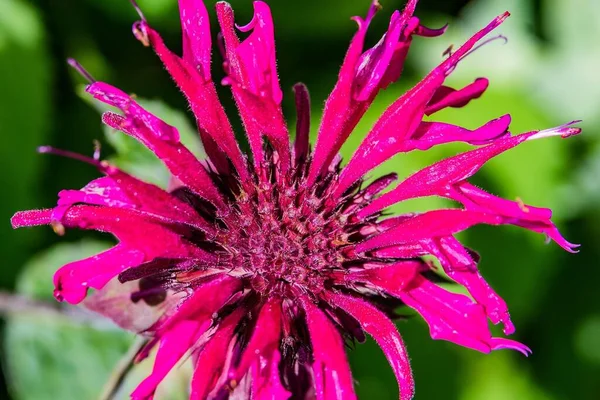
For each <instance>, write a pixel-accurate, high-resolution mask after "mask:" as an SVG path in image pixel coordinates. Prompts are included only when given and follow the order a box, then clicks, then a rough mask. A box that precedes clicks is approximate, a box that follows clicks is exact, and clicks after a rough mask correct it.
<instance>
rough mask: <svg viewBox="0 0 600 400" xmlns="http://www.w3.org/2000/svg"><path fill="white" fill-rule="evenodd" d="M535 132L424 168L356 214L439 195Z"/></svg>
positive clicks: (497, 142)
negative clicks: (413, 199)
mask: <svg viewBox="0 0 600 400" xmlns="http://www.w3.org/2000/svg"><path fill="white" fill-rule="evenodd" d="M534 133H535V132H529V133H524V134H521V135H517V136H510V137H507V138H504V139H500V140H497V141H495V142H493V143H492V144H489V145H487V146H485V147H481V148H478V149H474V150H471V151H467V152H464V153H461V154H458V155H456V156H454V157H449V158H446V159H445V160H442V161H438V162H437V163H435V164H433V165H431V166H429V167H427V168H424V169H422V170H420V171H418V172H416V173H415V174H413V175H411V176H410V177H408V178H407V179H405V180H404V181H402V182H401V183H400V184H398V186H396V187H395V188H394V189H393V190H390V191H389V192H387V193H386V194H384V195H383V196H381V197H379V198H378V199H375V200H374V201H373V202H372V203H371V204H369V205H368V206H367V207H365V208H364V209H362V210H361V211H360V212H359V217H362V218H364V217H366V216H368V215H371V214H372V213H374V212H377V211H380V210H382V209H384V208H386V207H388V206H390V205H392V204H395V203H398V202H400V201H403V200H408V199H412V198H417V197H424V196H433V195H443V194H444V193H445V192H446V191H447V190H448V188H449V185H452V184H455V183H457V182H460V181H464V180H466V179H467V178H470V177H471V176H473V175H474V174H475V173H476V172H477V171H479V169H480V168H481V167H482V166H483V165H484V164H485V163H486V162H488V161H489V160H490V159H492V158H493V157H495V156H497V155H498V154H501V153H503V152H505V151H507V150H510V149H512V148H513V147H515V146H517V145H519V144H520V143H523V142H524V141H525V140H527V138H528V137H529V136H531V135H533V134H534Z"/></svg>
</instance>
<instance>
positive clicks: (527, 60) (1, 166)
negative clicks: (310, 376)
mask: <svg viewBox="0 0 600 400" xmlns="http://www.w3.org/2000/svg"><path fill="white" fill-rule="evenodd" d="M380 2H381V4H382V5H383V11H382V12H381V13H380V15H378V17H377V18H376V21H375V23H374V24H373V25H372V29H371V30H370V32H369V43H371V44H373V43H375V42H376V41H377V40H378V39H379V37H380V35H381V34H382V33H383V32H384V30H385V28H386V26H387V23H388V18H389V15H390V14H391V12H392V10H394V9H396V8H401V7H402V5H403V4H402V3H403V2H402V1H399V0H380ZM139 3H140V6H141V7H142V9H143V10H144V11H145V13H146V16H147V18H148V20H149V22H150V23H151V24H152V25H153V26H154V27H156V28H157V29H158V30H160V32H161V33H162V34H163V35H164V38H165V40H166V41H167V43H168V44H169V45H171V47H172V48H174V49H176V50H179V49H180V40H179V35H180V31H179V20H178V14H177V7H176V0H139ZM207 3H212V1H207ZM232 3H233V5H234V8H235V10H236V15H237V18H238V21H239V22H245V21H248V20H249V19H250V18H251V15H252V6H251V2H250V1H249V0H233V1H232ZM270 4H271V7H272V13H273V16H274V19H275V29H276V40H277V45H278V47H277V51H278V53H277V57H278V68H279V73H280V76H281V85H282V88H283V90H284V93H285V94H286V99H285V100H284V111H285V114H286V115H287V116H288V117H289V120H290V121H291V122H293V120H294V118H295V117H294V115H295V113H294V110H293V97H292V92H291V86H292V85H293V84H294V83H295V82H298V81H302V82H304V83H306V84H307V85H308V87H309V89H310V91H311V95H312V107H313V123H314V124H315V126H313V132H316V121H317V120H318V118H319V116H320V113H321V107H322V105H323V102H324V100H325V98H326V96H327V94H328V93H329V91H330V90H331V88H332V86H333V84H334V82H335V79H336V76H337V71H338V68H339V66H340V64H341V61H342V58H343V56H344V53H345V51H346V47H347V44H348V42H349V39H350V38H351V36H352V34H353V33H354V31H355V26H356V25H355V24H354V23H353V22H352V21H350V19H349V17H350V16H352V15H364V13H365V12H366V9H367V8H368V6H369V0H327V1H323V0H302V1H296V0H286V1H283V0H273V1H271V2H270ZM207 5H208V6H209V9H210V10H211V12H212V6H211V5H210V4H207ZM505 10H509V11H510V12H511V13H512V16H511V18H509V19H508V20H507V21H506V22H505V23H504V24H503V25H502V26H501V27H500V28H499V29H498V33H502V34H503V35H504V36H506V37H507V38H508V43H507V44H503V42H502V41H501V40H497V41H493V42H491V43H489V44H487V45H486V46H484V47H483V48H481V49H479V50H477V51H476V52H475V53H474V54H471V55H470V56H469V57H468V58H467V59H465V60H464V61H463V62H461V64H460V65H459V66H458V68H457V69H456V70H455V71H454V72H453V73H452V75H451V77H450V78H449V79H448V81H447V83H448V84H449V85H450V86H454V87H460V86H461V85H464V84H466V83H469V82H471V81H472V80H473V79H474V78H476V77H480V76H484V77H488V78H489V79H490V81H491V85H490V88H489V90H488V91H487V92H486V93H485V95H484V96H483V97H482V98H480V99H478V100H475V101H473V102H471V103H470V104H469V105H468V107H466V108H463V109H452V110H448V111H444V112H440V113H438V114H436V115H435V119H436V120H442V121H447V122H452V123H459V124H461V125H463V126H466V127H468V128H475V127H477V126H480V125H482V124H483V123H485V122H486V121H488V120H490V119H493V118H496V117H498V116H500V115H502V114H505V113H510V114H511V115H512V117H513V122H512V125H511V131H513V132H514V133H518V132H523V131H528V130H534V129H545V128H549V127H552V126H556V125H560V124H562V123H565V122H568V121H571V120H574V119H582V120H583V122H581V123H580V124H579V126H580V127H582V128H583V134H582V135H580V136H578V137H574V138H570V139H568V140H562V139H560V138H549V139H544V140H539V141H534V142H528V143H525V144H523V145H521V146H520V147H519V148H516V149H514V150H511V151H510V152H508V153H506V154H503V155H501V156H499V157H498V158H497V159H495V160H493V161H491V162H489V163H488V164H487V165H486V166H485V167H484V168H483V169H482V170H481V171H480V172H479V173H478V174H477V175H476V177H475V179H474V182H475V183H476V184H478V185H480V186H482V187H484V188H486V189H487V190H488V191H491V192H492V193H495V194H499V195H502V196H504V197H506V198H509V199H516V198H519V199H522V200H523V201H524V202H525V203H530V204H535V205H538V206H544V207H551V208H553V209H554V210H555V214H554V221H555V222H556V224H557V225H558V226H559V227H560V229H561V231H562V232H563V234H564V235H565V236H566V238H567V239H568V240H570V241H572V242H576V243H581V245H582V246H581V252H580V253H578V254H567V253H565V252H564V251H562V250H561V249H560V248H559V247H558V246H557V245H555V244H553V243H550V244H546V243H545V242H544V238H543V237H542V236H541V235H536V234H533V233H531V232H528V231H524V230H520V229H518V228H513V227H485V226H481V227H476V228H473V229H471V230H470V231H468V232H466V233H464V234H462V235H461V239H463V240H464V241H465V242H466V243H467V244H468V245H469V246H470V247H473V248H475V249H476V250H477V251H478V252H479V253H480V254H481V256H482V259H481V264H480V268H481V270H482V272H483V274H484V276H485V277H486V278H487V279H488V281H489V282H490V283H491V284H492V286H493V287H494V288H495V289H496V290H497V291H498V293H499V294H500V295H501V296H503V297H504V299H505V300H506V301H507V303H508V304H509V307H510V310H511V315H512V317H513V320H514V322H515V324H516V326H517V332H516V334H515V335H514V338H515V339H516V340H519V341H521V342H524V343H526V344H527V345H528V346H530V347H531V349H532V350H533V355H531V356H530V357H529V358H525V357H523V356H522V355H520V354H519V353H516V352H510V351H507V350H504V351H497V352H495V353H493V354H489V355H484V354H479V353H476V352H474V351H472V350H468V349H464V348H460V347H458V346H456V345H453V344H450V343H446V342H437V341H433V340H431V339H430V337H429V332H428V329H427V326H426V324H425V323H424V322H423V321H422V320H421V319H420V318H418V317H416V316H413V314H411V313H408V312H406V313H407V314H408V315H409V318H406V319H405V320H402V321H400V322H399V323H398V327H399V330H400V332H401V333H402V335H403V337H404V339H405V341H406V344H407V347H408V351H409V354H410V357H411V359H412V365H413V368H414V375H415V380H416V393H417V394H416V399H444V400H451V399H460V400H481V399H484V400H505V399H511V400H512V399H523V400H542V399H544V400H579V399H581V400H587V399H589V400H594V399H600V300H599V297H600V294H599V293H600V289H599V288H600V262H599V260H600V246H599V243H598V238H599V237H600V228H599V227H600V207H598V204H599V201H600V137H599V135H600V128H599V126H600V125H599V123H600V73H599V72H598V71H600V44H599V42H598V38H600V24H599V23H598V21H600V2H599V1H597V0H572V1H564V0H474V1H471V2H465V1H461V0H421V2H420V4H419V6H418V9H417V15H418V16H419V17H421V19H422V21H424V23H425V24H426V25H428V26H431V27H439V26H441V25H443V24H445V23H446V22H448V23H449V24H450V25H449V29H448V32H447V34H445V35H443V36H442V37H440V38H434V39H423V38H416V39H415V40H414V44H413V47H412V49H411V52H410V54H409V58H408V64H407V66H406V68H405V73H404V75H403V78H402V79H401V81H400V82H398V83H397V84H395V85H392V86H391V87H390V88H388V89H387V90H386V91H384V92H383V93H382V94H381V95H380V96H379V98H378V100H377V101H376V103H375V104H374V105H373V107H372V109H371V110H370V112H369V113H368V114H367V116H366V117H365V119H364V121H363V122H361V124H360V125H359V126H358V128H357V129H356V131H355V132H354V134H353V136H352V137H351V139H350V140H349V141H348V143H347V145H346V146H344V148H343V155H344V157H345V159H347V158H348V157H349V156H350V155H351V154H352V151H353V149H354V148H355V147H356V146H357V144H358V143H359V142H360V140H361V138H363V137H364V136H365V135H366V133H367V132H368V130H369V127H370V126H371V125H372V124H373V122H374V121H375V119H376V118H377V116H378V115H379V114H380V113H381V112H382V111H383V110H384V109H385V107H386V106H387V105H389V104H390V103H391V102H392V101H393V100H394V99H396V98H397V97H398V96H400V95H401V94H402V93H403V91H404V90H406V89H407V88H408V87H410V85H412V84H414V83H415V82H416V81H417V80H418V79H419V78H420V77H422V76H423V75H424V74H425V73H427V72H428V71H429V70H430V69H431V68H433V67H434V66H435V65H436V64H437V63H438V62H440V61H441V60H442V59H443V55H442V53H443V52H444V50H445V49H446V48H448V46H449V45H454V46H455V47H456V46H458V45H460V44H461V43H462V42H463V41H464V40H465V39H466V38H467V37H468V36H469V35H470V34H472V33H473V32H474V31H475V30H477V29H479V28H480V27H482V26H484V25H485V24H487V22H489V21H490V20H491V19H492V18H493V17H494V16H496V15H498V14H500V13H502V12H503V11H505ZM212 17H213V18H214V15H212ZM136 18H137V16H136V14H135V12H134V10H133V9H132V7H131V6H130V4H129V2H128V1H127V0H60V1H56V0H0V134H1V146H0V171H1V172H0V187H1V188H2V195H1V196H0V220H1V221H3V223H2V224H0V232H1V234H2V240H1V241H0V246H1V256H0V257H1V260H2V269H1V273H0V284H1V285H2V289H3V290H4V291H5V292H4V294H2V296H0V308H1V309H2V310H3V312H4V316H5V318H4V319H3V321H4V322H3V330H2V340H3V347H2V353H1V356H2V368H3V369H2V371H3V377H4V380H3V383H0V398H8V399H18V400H25V399H31V400H34V399H74V400H75V399H76V400H87V399H96V398H99V395H100V392H101V390H102V387H103V386H104V384H105V382H106V381H107V380H108V378H109V375H110V374H111V371H113V369H114V366H115V365H116V364H117V362H118V360H119V359H120V358H121V357H122V356H123V354H124V353H125V352H126V351H127V349H128V347H129V345H130V344H131V343H132V341H133V337H132V335H130V334H126V333H122V332H119V331H118V330H117V329H116V328H115V327H114V326H113V325H111V324H110V323H109V322H107V321H104V320H101V319H98V318H94V317H93V316H91V315H90V314H88V313H86V312H84V311H82V310H81V309H79V308H76V307H72V308H66V306H61V307H62V308H56V307H57V306H56V305H55V304H54V303H53V299H52V272H53V270H55V269H56V268H57V267H58V266H60V265H62V264H63V263H65V262H67V261H69V260H73V259H77V258H82V257H84V256H87V255H91V254H94V253H96V252H98V251H99V250H100V249H102V248H104V247H105V246H106V245H107V243H108V244H110V241H111V238H110V237H106V236H97V235H94V234H91V233H89V232H86V233H81V232H76V231H69V232H67V234H66V235H65V236H64V237H62V238H58V237H57V236H56V235H55V234H54V233H53V232H52V230H51V229H50V228H36V229H23V230H19V231H13V230H12V229H11V228H10V224H9V218H10V217H11V215H12V214H13V213H14V212H15V211H17V210H21V209H27V208H36V207H37V208H42V207H51V206H52V205H54V204H55V201H56V194H57V192H58V191H59V190H61V189H63V188H80V187H82V186H84V185H85V184H86V183H87V182H88V181H90V180H91V179H93V178H95V177H96V176H97V171H96V170H95V169H94V168H92V167H90V166H88V165H84V164H82V163H78V162H76V161H73V160H70V159H64V158H58V157H53V156H42V155H38V154H36V152H35V149H36V146H38V145H44V144H49V145H53V146H56V147H59V148H63V149H68V150H72V151H75V152H80V153H84V154H91V152H92V151H93V141H94V140H95V139H98V140H99V141H100V142H101V143H102V144H103V149H102V151H103V156H104V157H107V158H112V159H114V160H115V161H117V162H118V163H119V164H120V165H121V166H123V168H126V169H128V170H130V171H134V172H136V173H138V174H140V175H141V176H143V177H144V178H146V179H150V180H154V181H157V182H164V178H165V175H164V174H165V172H164V171H163V170H161V169H160V167H157V163H156V160H154V159H153V158H152V157H151V156H149V155H148V154H147V153H144V152H143V151H141V150H140V148H139V146H135V145H134V144H133V143H130V142H127V141H125V140H124V139H123V138H122V137H120V136H115V135H118V134H114V133H111V134H110V135H111V136H107V135H106V134H105V132H104V130H103V128H102V127H101V125H100V120H99V114H98V112H97V110H96V109H94V107H92V106H90V104H89V103H86V102H85V101H84V100H83V99H82V98H81V97H80V95H79V93H80V92H81V91H80V90H79V88H78V87H79V86H80V85H81V84H82V83H83V80H82V79H81V78H80V77H79V76H78V75H77V74H76V73H74V71H72V70H69V69H68V67H67V65H66V63H65V59H66V58H67V57H75V58H76V59H78V60H79V61H80V62H81V63H82V64H83V65H84V66H85V67H86V68H87V69H88V70H89V71H90V73H91V74H92V75H93V76H95V77H96V78H97V79H99V80H105V81H108V82H110V83H112V84H114V85H116V86H118V87H120V88H122V89H123V90H125V91H127V92H130V93H135V94H136V95H137V96H138V97H139V98H145V99H149V100H150V101H151V103H150V104H151V106H152V107H153V109H154V110H156V112H157V113H159V115H161V116H162V117H164V118H165V119H167V120H168V121H170V122H172V123H174V124H175V125H177V126H178V127H179V128H180V129H181V130H182V131H184V132H187V134H186V138H187V139H186V140H187V141H188V142H193V141H194V140H195V138H194V134H193V128H191V127H192V126H193V125H192V124H191V122H192V119H191V116H190V113H189V112H188V106H187V105H186V104H185V101H184V99H183V98H182V97H181V96H180V95H179V93H178V91H177V89H176V88H175V86H174V85H173V83H172V81H171V79H170V78H169V76H168V75H167V73H166V72H165V70H164V69H163V67H162V66H161V65H160V63H159V61H158V60H157V59H156V57H155V56H154V55H153V54H152V52H151V50H149V49H147V48H144V47H143V46H142V45H141V44H140V43H138V42H137V41H136V40H135V39H134V38H133V36H132V35H131V24H132V22H134V21H135V19H136ZM213 28H214V29H213V33H215V34H216V26H213ZM215 57H216V58H215V61H214V62H213V67H214V75H215V77H216V79H215V80H217V81H218V80H219V79H220V77H221V76H222V73H221V72H220V69H219V65H220V62H221V61H220V59H219V57H218V55H216V56H215ZM221 95H222V96H221V97H222V99H223V102H224V103H225V105H226V107H227V108H228V110H229V111H230V115H231V116H232V119H233V121H234V125H235V126H236V128H237V131H238V135H239V137H240V138H243V132H242V130H241V125H240V123H239V120H238V118H237V116H236V114H235V107H234V104H233V102H232V100H231V99H230V96H229V93H228V91H227V89H226V88H223V89H221ZM146 104H148V103H146ZM172 110H179V111H176V112H175V111H172ZM242 140H243V139H242ZM467 148H468V146H466V145H448V146H440V147H437V148H434V149H432V150H430V151H427V152H418V151H417V152H414V153H411V154H408V155H401V156H398V157H396V158H394V159H393V160H392V161H390V162H388V163H386V164H385V165H384V166H383V167H382V168H381V169H380V172H383V171H391V170H394V171H398V172H399V174H400V176H407V175H408V174H410V173H412V172H414V171H416V170H417V169H419V168H421V167H423V166H426V165H428V164H430V163H432V162H434V161H437V160H439V159H441V158H442V157H445V156H449V155H452V154H455V153H456V152H457V151H461V150H464V149H467ZM117 151H118V154H116V152H117ZM372 175H373V176H377V175H378V173H377V172H376V173H373V174H372ZM440 206H448V203H445V202H442V201H441V200H439V199H425V200H420V201H411V202H407V203H406V204H402V205H400V206H398V207H397V208H396V210H401V211H406V210H412V211H423V210H427V209H431V208H435V207H440ZM58 242H60V243H61V244H59V245H56V244H57V243H58ZM11 292H12V295H10V293H11ZM17 294H18V296H21V297H14V296H15V295H17ZM31 299H36V301H39V302H41V305H44V307H41V305H40V308H39V309H37V310H36V309H35V307H31V306H30V305H26V306H23V307H21V305H22V304H21V303H23V302H25V303H27V302H28V301H31ZM27 304H29V303H27ZM495 332H496V333H497V334H501V332H500V331H499V330H495ZM349 354H350V355H349V357H350V360H351V362H352V364H353V365H352V367H353V371H354V377H355V379H356V389H357V391H358V393H359V396H360V398H361V399H382V400H385V399H395V398H397V388H396V383H395V380H394V377H393V374H392V372H391V369H390V368H389V366H388V365H387V363H386V361H385V358H384V357H383V354H382V353H381V352H380V350H379V349H378V348H377V346H375V344H374V343H372V342H370V341H368V342H367V343H366V344H362V345H357V346H356V349H354V350H352V351H350V352H349ZM149 368H150V366H149V365H142V366H139V367H136V368H135V369H134V370H133V372H132V374H131V375H130V376H129V377H128V378H127V380H126V382H125V385H124V387H123V389H122V390H121V391H120V392H119V394H118V397H119V398H127V393H128V390H130V389H131V388H132V387H133V386H134V385H135V383H136V382H137V381H139V380H140V379H142V378H143V376H144V374H145V373H147V372H148V370H149ZM171 375H172V376H171V377H170V378H169V380H168V382H166V383H165V384H164V385H162V387H161V390H160V392H159V396H158V397H162V398H165V399H179V398H185V392H186V390H187V379H186V375H189V369H188V367H186V366H181V367H179V368H177V369H176V370H175V371H174V373H173V374H171Z"/></svg>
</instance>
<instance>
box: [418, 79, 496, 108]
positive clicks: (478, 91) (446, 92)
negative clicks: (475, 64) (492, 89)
mask: <svg viewBox="0 0 600 400" xmlns="http://www.w3.org/2000/svg"><path fill="white" fill-rule="evenodd" d="M489 84H490V82H489V81H488V80H487V79H486V78H477V79H475V81H474V82H473V83H471V84H469V85H467V86H465V87H464V88H462V89H460V90H456V89H452V88H450V87H447V86H441V87H440V88H439V89H438V90H437V91H436V92H435V94H434V95H433V97H432V98H431V100H430V101H429V104H428V105H427V108H426V109H425V114H426V115H431V114H433V113H435V112H437V111H439V110H442V109H444V108H447V107H455V108H458V107H464V106H466V105H467V104H469V102H470V101H471V100H473V99H477V98H479V97H481V95H482V94H483V92H485V90H486V89H487V88H488V86H489Z"/></svg>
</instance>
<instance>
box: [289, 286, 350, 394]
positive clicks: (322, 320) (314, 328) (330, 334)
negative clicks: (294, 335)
mask: <svg viewBox="0 0 600 400" xmlns="http://www.w3.org/2000/svg"><path fill="white" fill-rule="evenodd" d="M300 303H301V304H302V308H304V311H305V312H306V323H307V325H308V331H309V333H310V341H311V343H312V349H313V359H314V360H313V364H312V370H313V374H314V384H315V391H316V393H315V394H316V399H317V400H346V399H350V400H351V399H356V394H355V393H354V385H353V382H352V373H351V372H350V365H349V364H348V360H347V359H346V351H345V349H344V342H343V340H342V336H341V335H340V333H339V331H338V330H337V329H336V328H335V326H334V325H333V323H332V322H331V321H330V320H329V318H327V316H326V315H325V314H324V313H323V312H322V311H321V310H319V308H318V307H317V306H315V305H314V304H313V303H312V300H310V299H308V298H306V297H301V298H300Z"/></svg>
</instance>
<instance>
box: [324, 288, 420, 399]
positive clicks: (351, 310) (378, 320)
mask: <svg viewBox="0 0 600 400" xmlns="http://www.w3.org/2000/svg"><path fill="white" fill-rule="evenodd" d="M328 301H329V302H330V303H331V304H332V305H334V306H336V307H339V308H341V309H343V310H344V311H346V312H347V313H348V314H350V315H351V316H353V317H354V318H355V319H356V320H357V321H358V322H359V323H360V325H361V326H362V328H363V329H364V330H365V332H367V333H368V334H369V335H371V336H372V337H373V339H374V340H375V342H377V344H378V345H379V347H381V349H382V350H383V353H384V354H385V357H386V358H387V359H388V361H389V363H390V365H391V366H392V369H393V370H394V373H395V374H396V379H397V380H398V386H399V388H400V396H399V398H400V400H410V399H412V397H413V395H414V392H415V389H414V387H415V384H414V381H413V377H412V372H411V368H410V362H409V360H408V354H407V353H406V349H405V347H404V342H403V341H402V337H400V334H399V333H398V330H397V329H396V326H394V324H393V323H392V321H390V320H389V318H388V317H387V316H386V315H385V314H383V313H382V312H381V311H379V310H378V309H377V308H375V307H374V306H372V305H371V304H369V303H367V302H365V301H363V300H360V299H357V298H354V297H350V296H347V295H342V294H331V295H329V296H328Z"/></svg>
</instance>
